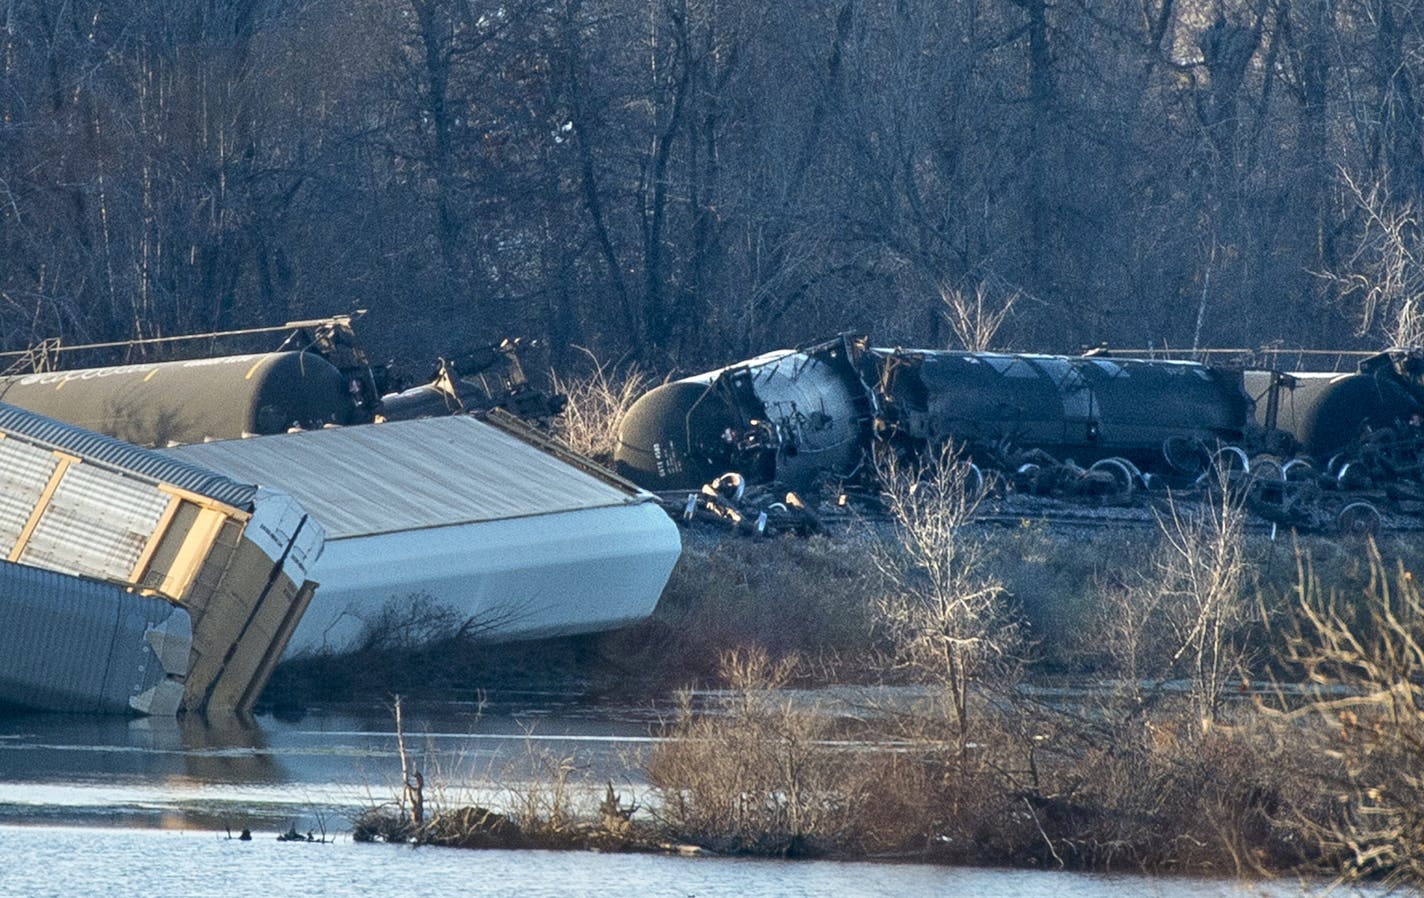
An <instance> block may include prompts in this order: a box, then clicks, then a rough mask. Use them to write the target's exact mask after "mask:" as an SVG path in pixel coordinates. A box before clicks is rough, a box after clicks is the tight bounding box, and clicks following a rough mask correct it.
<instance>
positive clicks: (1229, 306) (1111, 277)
mask: <svg viewBox="0 0 1424 898" xmlns="http://www.w3.org/2000/svg"><path fill="white" fill-rule="evenodd" d="M1421 16H1424V10H1421V8H1420V7H1419V5H1418V4H1417V3H1415V2H1413V0H1331V2H1327V0H1217V2H1213V3H1205V2H1204V0H940V2H935V0H829V2H817V0H777V2H774V3H748V2H741V0H636V2H630V0H535V2H530V0H508V2H502V3H489V2H483V0H341V2H336V0H143V2H137V0H0V72H3V81H0V343H3V345H4V347H5V348H17V347H23V346H25V345H27V344H29V343H31V342H33V341H35V340H36V339H38V338H41V337H47V336H62V337H63V338H64V339H65V340H66V341H67V342H71V343H73V342H79V341H83V340H93V339H112V338H120V337H134V336H152V335H158V334H172V333H181V332H187V331H194V330H207V329H213V328H220V327H246V326H252V325H256V324H274V323H281V322H282V321H285V320H289V319H293V318H298V317H309V316H313V315H320V314H328V313H332V312H340V311H345V310H349V309H353V308H358V307H359V308H368V309H370V310H371V317H370V319H368V323H367V326H366V328H365V330H364V333H365V336H366V338H367V340H368V342H373V343H376V344H378V351H385V352H389V353H391V354H393V355H396V356H409V357H411V358H430V357H432V356H433V355H435V354H437V353H448V352H451V351H453V350H455V349H458V348H459V347H461V346H465V345H469V344H474V343H481V342H486V341H490V340H495V339H498V338H500V337H504V336H523V337H526V338H532V339H538V340H541V341H543V343H544V344H545V345H546V346H547V347H548V349H549V353H550V356H549V358H548V361H549V362H550V363H551V364H554V365H563V364H574V363H575V362H576V361H577V360H579V359H581V358H584V356H583V354H582V353H580V352H578V350H577V349H575V347H587V348H588V349H589V350H590V351H591V352H592V353H594V354H595V355H596V356H597V357H599V358H602V359H617V358H631V359H637V360H640V361H642V362H643V363H645V364H648V365H650V366H652V367H653V368H654V369H655V370H667V369H670V368H672V367H675V366H676V367H681V368H682V369H684V370H688V369H696V368H698V367H699V366H704V365H707V364H715V363H721V362H726V361H730V360H733V359H737V358H742V357H745V356H747V355H750V354H754V353H756V352H760V351H763V350H766V349H770V348H775V347H780V346H784V345H789V344H794V343H798V342H805V341H808V340H812V339H817V338H823V337H827V336H831V335H833V334H835V333H837V332H840V331H847V330H856V331H866V332H870V333H872V334H874V335H875V336H876V338H877V340H879V341H881V342H883V343H893V342H900V343H902V344H905V345H916V346H932V345H939V346H950V345H953V344H954V339H953V335H952V334H951V332H950V329H949V328H948V327H947V326H946V324H945V323H944V320H943V312H944V301H943V299H942V295H943V294H944V293H946V292H950V291H960V292H961V293H974V292H975V291H979V292H981V293H982V294H983V295H984V296H985V297H987V301H988V303H989V304H990V305H991V306H992V305H995V304H1001V303H1003V302H1004V301H1006V298H1007V297H1010V296H1013V295H1017V296H1018V300H1017V302H1016V304H1015V306H1014V309H1013V314H1012V315H1011V316H1010V317H1009V319H1008V321H1007V323H1006V325H1005V327H1004V329H1003V330H1002V331H1000V334H999V339H998V340H997V342H998V343H1000V344H1003V345H1008V346H1013V347H1015V348H1021V349H1033V350H1043V351H1072V350H1076V349H1077V348H1079V346H1080V345H1082V344H1086V343H1095V342H1098V341H1110V342H1111V343H1113V344H1114V345H1118V346H1138V347H1140V346H1146V345H1149V344H1151V345H1157V346H1160V345H1164V344H1165V345H1170V346H1173V347H1190V346H1192V345H1193V344H1194V343H1195V344H1198V345H1202V346H1208V345H1217V346H1222V345H1237V346H1239V345H1259V344H1264V343H1270V342H1273V341H1280V342H1282V343H1284V344H1286V345H1290V346H1295V345H1304V346H1317V347H1339V346H1343V345H1347V344H1353V345H1359V346H1363V347H1377V346H1382V345H1386V344H1387V343H1388V342H1389V341H1390V339H1391V338H1392V337H1395V336H1396V335H1395V333H1394V332H1393V330H1392V328H1394V327H1395V326H1396V324H1397V322H1398V320H1399V318H1400V313H1402V312H1403V313H1408V312H1409V311H1410V310H1412V309H1413V308H1414V297H1415V295H1416V294H1417V292H1418V291H1417V290H1416V287H1417V280H1418V278H1417V277H1416V275H1415V274H1414V272H1415V270H1416V268H1417V266H1416V264H1415V263H1416V261H1417V254H1416V250H1417V248H1418V240H1419V238H1418V234H1417V224H1416V222H1415V219H1414V211H1415V209H1417V208H1418V207H1419V205H1420V203H1421V201H1424V135H1421V114H1424V84H1420V79H1421V77H1424V54H1421V53H1420V49H1419V48H1420V47H1424V18H1421ZM1366 311H1368V312H1369V316H1368V320H1365V315H1364V313H1365V312H1366ZM1406 317H1407V316H1406ZM1362 321H1363V322H1364V323H1365V324H1366V325H1367V327H1368V328H1369V329H1371V332H1370V333H1368V334H1366V335H1363V336H1360V335H1357V334H1356V329H1357V328H1358V327H1359V325H1360V324H1361V323H1362Z"/></svg>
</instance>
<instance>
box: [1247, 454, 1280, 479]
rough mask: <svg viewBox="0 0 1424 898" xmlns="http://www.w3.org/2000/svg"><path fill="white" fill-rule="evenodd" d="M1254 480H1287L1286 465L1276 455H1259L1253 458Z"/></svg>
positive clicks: (1252, 474) (1252, 472)
mask: <svg viewBox="0 0 1424 898" xmlns="http://www.w3.org/2000/svg"><path fill="white" fill-rule="evenodd" d="M1251 479H1252V480H1275V481H1279V480H1285V479H1286V471H1285V466H1284V465H1282V464H1281V460H1280V459H1279V458H1276V457H1275V456H1274V455H1257V456H1254V457H1253V458H1252V459H1251Z"/></svg>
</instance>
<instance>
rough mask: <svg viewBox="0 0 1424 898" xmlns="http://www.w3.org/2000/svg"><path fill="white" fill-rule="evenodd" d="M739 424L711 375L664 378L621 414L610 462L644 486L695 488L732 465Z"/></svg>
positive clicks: (618, 470) (621, 472) (653, 487)
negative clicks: (705, 377) (677, 378)
mask: <svg viewBox="0 0 1424 898" xmlns="http://www.w3.org/2000/svg"><path fill="white" fill-rule="evenodd" d="M737 424H738V421H737V415H736V414H735V412H733V410H732V409H731V407H730V406H729V405H728V404H727V402H726V400H725V399H723V398H722V396H720V395H719V394H718V393H717V391H716V390H715V389H714V385H713V382H712V381H711V380H710V379H703V378H698V379H688V380H679V381H674V382H672V383H668V384H663V385H662V386H660V387H655V388H654V389H652V390H650V391H649V392H647V393H645V394H644V395H643V396H642V397H641V398H639V399H638V401H637V402H634V403H633V405H632V407H631V408H629V409H628V413H627V414H626V415H625V416H624V417H623V423H622V424H621V425H620V427H619V429H618V446H617V448H616V449H615V450H614V454H613V463H614V468H615V470H616V471H617V473H618V474H619V475H620V476H623V477H626V478H628V479H629V480H631V481H633V482H634V483H636V484H638V485H640V486H642V487H644V488H646V489H652V490H679V489H697V488H698V487H700V486H701V485H702V484H704V483H707V482H709V481H711V480H712V479H713V478H715V477H717V476H718V475H720V474H723V473H725V472H726V471H728V470H730V468H731V466H732V455H733V449H734V447H733V445H732V442H731V439H730V437H731V434H732V433H734V432H735V430H736V427H737Z"/></svg>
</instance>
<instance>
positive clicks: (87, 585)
mask: <svg viewBox="0 0 1424 898" xmlns="http://www.w3.org/2000/svg"><path fill="white" fill-rule="evenodd" d="M0 597H3V599H4V601H0V702H3V703H5V704H14V705H20V706H23V707H30V708H41V709H44V710H50V711H79V712H86V713H90V712H105V713H120V712H126V711H130V710H131V709H130V705H129V700H130V699H131V698H134V697H135V696H137V695H139V694H140V693H142V692H144V691H145V690H148V689H151V688H153V687H155V686H157V685H158V684H160V683H162V682H163V681H164V680H165V678H166V676H167V674H166V672H165V670H164V667H163V665H162V664H161V663H159V658H158V657H157V656H156V654H155V653H154V651H153V648H152V646H151V644H150V643H149V641H148V639H147V638H146V636H147V634H148V631H150V630H153V629H154V628H157V627H162V628H164V629H166V630H170V631H171V632H173V633H176V634H178V635H181V636H183V637H185V638H186V637H187V635H188V633H189V632H190V631H189V629H188V627H189V624H188V612H187V611H186V610H184V609H182V608H179V607H177V606H174V605H172V604H169V603H168V602H165V601H163V600H162V599H158V598H152V597H149V596H142V595H135V594H133V593H129V592H126V591H125V590H124V589H123V587H120V586H114V585H111V584H108V583H100V582H97V581H94V580H88V579H85V578H81V577H70V576H67V575H64V574H59V573H55V572H54V571H46V570H41V569H39V568H33V567H26V566H24V565H18V564H11V563H9V562H6V561H0ZM175 617H176V618H178V620H177V621H176V624H177V626H175V624H174V623H170V622H169V621H170V618H175ZM185 654H186V650H185Z"/></svg>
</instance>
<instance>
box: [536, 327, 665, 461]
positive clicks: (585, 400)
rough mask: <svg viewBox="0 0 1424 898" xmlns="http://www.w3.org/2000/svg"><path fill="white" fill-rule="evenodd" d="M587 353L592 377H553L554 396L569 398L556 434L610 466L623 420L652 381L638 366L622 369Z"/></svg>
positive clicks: (587, 454)
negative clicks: (555, 394)
mask: <svg viewBox="0 0 1424 898" xmlns="http://www.w3.org/2000/svg"><path fill="white" fill-rule="evenodd" d="M584 352H585V353H586V354H588V357H589V361H590V362H591V363H592V365H593V368H592V371H590V373H588V374H586V375H584V376H582V377H572V378H561V377H560V376H559V375H558V374H550V383H551V384H552V387H553V390H554V392H556V393H559V394H562V395H563V396H564V397H565V398H566V404H565V406H564V410H563V412H562V413H561V414H560V415H559V417H558V418H557V419H556V420H555V422H554V434H555V436H557V437H558V438H559V439H560V440H562V441H563V442H564V443H565V445H567V446H568V447H569V448H570V449H573V450H574V451H575V452H578V453H579V454H581V455H585V456H587V457H589V458H591V459H593V460H594V461H596V462H599V463H600V464H604V465H611V464H612V462H613V452H614V450H615V449H616V448H617V445H618V429H619V427H620V426H621V425H622V423H623V416H624V415H626V414H627V413H628V409H629V408H631V407H632V405H633V403H634V402H636V401H637V400H638V398H639V397H641V396H642V395H643V394H644V393H645V392H647V390H648V388H649V387H650V386H651V385H652V377H650V376H649V375H648V374H646V373H645V372H643V371H642V370H640V369H639V368H637V367H636V366H635V367H628V368H620V367H619V366H616V365H610V364H607V363H604V362H600V361H598V360H597V359H596V358H594V357H593V354H592V353H589V352H588V350H584Z"/></svg>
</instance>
